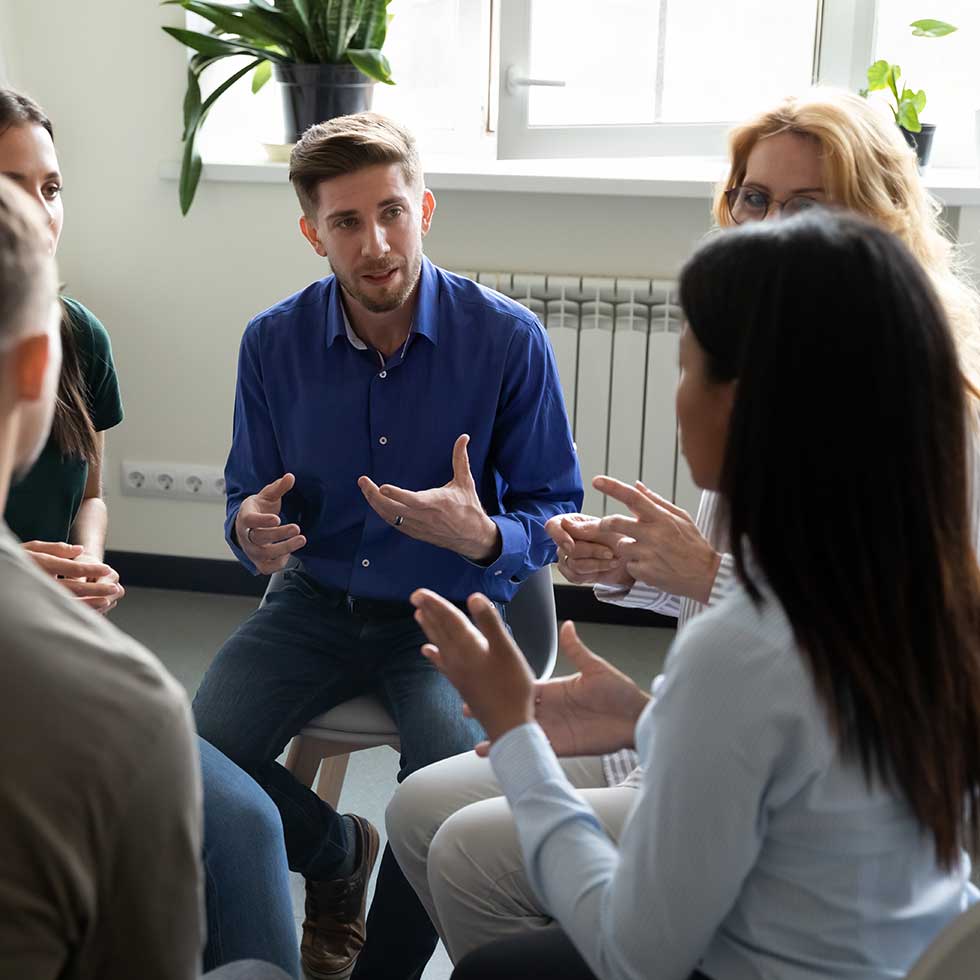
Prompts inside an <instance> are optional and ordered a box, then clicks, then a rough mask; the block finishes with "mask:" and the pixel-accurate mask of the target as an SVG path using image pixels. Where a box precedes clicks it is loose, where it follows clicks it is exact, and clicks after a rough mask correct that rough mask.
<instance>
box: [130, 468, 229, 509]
mask: <svg viewBox="0 0 980 980" xmlns="http://www.w3.org/2000/svg"><path fill="white" fill-rule="evenodd" d="M121 483H122V492H123V493H124V494H126V495H127V496H130V497H169V498H170V499H171V500H211V501H215V500H224V499H225V474H224V470H223V469H222V468H221V467H220V466H202V465H199V464H197V463H148V462H141V461H137V460H123V463H122V474H121Z"/></svg>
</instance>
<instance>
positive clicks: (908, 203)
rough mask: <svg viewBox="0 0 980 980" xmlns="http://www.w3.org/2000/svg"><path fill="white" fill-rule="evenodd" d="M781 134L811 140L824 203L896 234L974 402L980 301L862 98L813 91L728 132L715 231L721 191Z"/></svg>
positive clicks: (911, 174) (912, 176)
mask: <svg viewBox="0 0 980 980" xmlns="http://www.w3.org/2000/svg"><path fill="white" fill-rule="evenodd" d="M780 133H796V134H798V135H801V136H807V137H809V138H811V139H814V140H816V142H817V143H818V144H819V147H820V156H821V158H822V160H823V170H824V182H825V189H826V192H827V195H828V197H829V198H830V199H831V200H832V201H833V202H834V203H836V204H839V205H841V206H842V207H845V208H847V209H848V210H850V211H854V212H856V213H858V214H861V215H864V216H865V217H867V218H870V219H872V220H873V221H876V222H877V223H879V224H880V225H881V226H882V227H884V228H887V229H888V230H889V231H891V232H893V233H894V234H896V235H897V236H898V237H899V238H901V239H902V241H903V242H905V244H906V246H907V247H908V248H909V249H910V250H911V252H912V254H913V255H914V256H915V257H916V258H917V259H918V260H919V262H921V263H922V266H923V268H924V269H925V270H926V272H927V273H928V274H929V278H930V279H931V280H932V284H933V287H934V288H935V290H936V293H937V294H938V296H939V298H940V301H941V302H942V304H943V307H944V309H945V311H946V316H947V318H948V319H949V323H950V326H951V328H952V331H953V334H954V336H955V338H956V344H957V348H958V350H959V354H960V364H961V369H962V372H963V377H964V381H965V383H966V385H967V388H968V389H969V390H970V391H971V393H972V394H973V396H974V397H975V398H978V399H980V295H978V292H977V289H976V287H975V286H974V285H973V283H972V282H971V280H970V278H969V275H968V273H967V271H966V269H965V265H964V262H963V259H962V256H961V253H960V252H959V249H958V248H957V246H956V244H955V243H954V242H953V241H951V240H950V238H949V237H948V236H947V234H946V233H945V232H944V231H943V228H942V225H941V224H940V212H941V210H942V208H941V205H940V204H939V202H938V201H937V200H936V199H935V198H934V197H933V196H932V195H931V194H930V193H929V192H928V191H927V190H926V188H925V186H924V185H923V183H922V180H921V179H920V177H919V171H918V167H917V166H916V159H915V153H914V151H913V150H912V149H911V148H910V147H909V146H908V144H907V143H906V142H905V140H904V138H903V137H902V135H901V133H900V132H899V130H898V127H897V126H896V125H895V124H894V123H893V122H892V121H891V119H890V117H887V116H885V115H879V114H878V112H877V111H876V110H875V108H874V107H873V106H872V105H871V104H870V103H869V102H868V101H867V100H866V99H862V98H861V97H860V96H857V95H853V94H851V93H850V92H844V91H839V90H836V89H827V88H816V89H812V90H811V91H809V92H807V93H805V94H804V95H800V96H792V97H790V98H787V99H784V100H783V101H781V102H780V103H778V104H777V105H775V106H773V107H772V108H771V109H768V110H766V111H765V112H762V113H760V114H759V115H757V116H756V117H755V118H753V119H750V120H748V121H747V122H745V123H742V124H741V125H739V126H737V127H736V128H735V129H734V130H732V132H731V134H730V136H729V157H730V160H731V169H730V171H729V174H728V177H727V179H726V180H725V181H724V183H723V184H721V185H720V186H719V188H718V193H717V195H716V197H715V202H714V208H713V211H714V217H715V220H716V221H717V222H718V224H719V225H721V226H722V227H724V226H728V225H732V224H734V221H733V220H732V216H731V214H730V213H729V210H728V204H727V202H726V200H725V192H726V191H728V190H730V189H731V188H733V187H739V186H740V185H741V184H742V181H743V180H744V179H745V171H746V167H747V164H748V158H749V154H750V153H751V152H752V149H753V148H754V147H755V145H756V144H757V143H758V142H759V141H760V140H763V139H767V138H768V137H770V136H776V135H778V134H780Z"/></svg>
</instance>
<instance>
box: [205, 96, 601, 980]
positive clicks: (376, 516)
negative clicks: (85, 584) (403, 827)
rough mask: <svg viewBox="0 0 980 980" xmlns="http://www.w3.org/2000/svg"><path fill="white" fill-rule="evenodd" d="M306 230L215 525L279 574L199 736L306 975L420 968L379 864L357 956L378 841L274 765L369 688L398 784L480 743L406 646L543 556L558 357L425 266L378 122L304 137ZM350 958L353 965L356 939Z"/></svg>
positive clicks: (239, 551)
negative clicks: (419, 620)
mask: <svg viewBox="0 0 980 980" xmlns="http://www.w3.org/2000/svg"><path fill="white" fill-rule="evenodd" d="M290 180H291V181H292V183H293V186H294V188H295V190H296V192H297V196H298V197H299V200H300V203H301V205H302V209H303V216H302V217H301V219H300V227H301V230H302V232H303V234H304V236H305V237H306V238H307V240H308V241H309V242H310V244H311V245H312V247H313V248H314V250H315V251H316V252H317V253H318V254H319V255H322V256H324V257H325V258H328V259H329V260H330V265H331V268H332V270H333V275H332V276H328V277H327V278H326V279H323V280H321V281H319V282H315V283H313V284H312V285H311V286H308V287H307V288H306V289H304V290H302V291H301V292H299V293H297V294H296V295H294V296H291V297H290V298H288V299H286V300H284V301H283V302H281V303H279V304H277V305H276V306H274V307H272V308H271V309H269V310H267V311H266V312H264V313H262V314H260V315H259V316H257V317H256V318H255V319H253V320H252V322H251V323H250V324H249V325H248V327H247V329H246V331H245V335H244V337H243V339H242V345H241V352H240V358H239V366H238V387H237V393H236V399H235V423H234V434H233V438H232V448H231V452H230V454H229V457H228V465H227V468H226V471H225V475H226V482H227V487H228V514H227V521H226V535H227V538H228V542H229V544H230V545H231V547H232V550H233V551H234V552H235V554H236V555H237V556H238V558H239V559H240V560H241V561H242V563H243V564H244V565H245V566H246V567H247V568H249V569H250V570H252V571H253V572H256V573H263V574H268V573H271V572H274V571H278V570H280V569H283V568H285V567H286V565H287V563H289V564H290V565H292V564H293V560H292V559H291V556H292V555H294V554H295V555H296V557H297V558H298V559H300V561H301V565H300V566H298V567H290V568H289V569H288V570H286V572H285V587H284V588H283V589H282V590H281V591H278V592H275V593H273V594H271V595H270V596H269V598H268V601H267V602H266V603H265V604H264V605H263V606H262V607H261V608H260V609H258V610H257V611H256V612H255V613H254V614H253V615H252V616H251V617H250V618H249V619H248V620H246V622H245V623H243V624H242V625H241V626H240V627H239V629H238V630H237V631H236V632H235V634H234V635H233V636H232V637H231V638H230V639H229V640H228V641H227V642H226V643H225V645H224V646H223V647H222V649H221V650H220V651H219V653H218V655H217V657H216V659H215V661H214V663H213V664H212V666H211V668H210V670H209V671H208V674H207V676H206V677H205V679H204V681H203V682H202V684H201V688H200V690H199V691H198V693H197V696H196V698H195V700H194V713H195V717H196V719H197V723H198V729H199V731H200V733H201V735H202V736H203V737H204V738H205V739H207V740H208V741H209V742H211V743H213V744H214V745H215V746H216V747H218V748H219V749H221V751H223V752H224V753H225V754H226V755H228V756H229V757H231V758H232V759H233V760H235V761H236V762H237V763H238V764H239V765H240V766H242V767H243V768H244V769H245V770H246V771H247V772H249V773H250V774H251V775H252V776H253V777H254V778H255V779H256V780H257V781H258V782H259V783H260V784H261V785H262V786H263V787H264V788H265V789H266V791H267V792H268V793H269V795H270V796H271V797H272V799H273V800H274V801H275V803H276V804H277V806H278V807H279V810H280V813H281V815H282V819H283V828H284V831H285V839H286V850H287V854H288V857H289V863H290V867H291V868H292V869H293V870H295V871H299V872H301V873H302V874H303V875H305V877H306V880H307V906H306V908H307V917H306V923H305V924H304V930H303V964H304V967H305V969H306V971H307V973H308V974H309V975H310V976H311V977H314V978H330V980H335V978H341V977H347V976H348V975H349V973H350V971H351V969H352V968H353V965H354V962H355V960H356V959H357V958H358V954H359V953H360V959H359V960H358V962H357V969H356V974H355V975H356V976H357V977H359V978H370V977H375V978H384V980H393V978H397V977H405V978H410V977H416V978H417V977H419V976H420V975H421V973H422V970H423V969H424V966H425V962H426V961H427V960H428V958H429V956H430V954H431V952H432V949H433V948H434V946H435V942H436V936H435V931H434V930H433V928H432V925H431V923H430V922H429V921H428V917H427V916H426V914H425V911H424V909H423V908H422V906H421V904H420V903H419V901H418V899H417V898H416V896H415V893H414V891H413V890H412V889H411V887H410V885H409V884H408V883H407V881H406V880H405V878H404V876H403V875H402V873H401V870H400V869H399V868H398V865H397V863H396V862H395V860H394V857H393V856H392V854H391V852H390V851H389V850H386V851H385V855H384V858H383V860H382V864H381V871H380V874H379V878H378V887H377V891H376V894H375V900H374V903H373V906H372V910H371V916H370V918H369V921H368V929H369V931H370V934H371V937H372V940H371V942H370V943H369V944H367V945H366V946H364V902H365V889H366V885H367V880H368V878H369V876H370V873H371V868H372V866H373V863H374V861H375V858H376V856H377V850H378V835H377V831H376V830H375V829H374V828H373V827H372V826H371V825H370V823H368V821H366V820H364V819H363V818H362V817H358V816H350V815H340V814H338V813H336V812H335V811H334V810H333V809H331V808H330V807H329V806H328V805H327V804H325V803H324V802H323V801H321V800H320V799H319V798H318V797H317V796H316V795H315V794H314V793H312V792H311V791H310V790H309V789H307V788H306V787H305V786H303V785H302V784H300V783H299V782H298V781H297V780H296V779H294V778H293V776H292V775H291V774H290V773H288V772H287V771H286V770H285V769H284V768H282V767H281V766H280V765H278V764H277V763H276V761H275V759H276V757H277V756H278V755H279V753H280V752H282V750H283V748H284V747H285V745H286V742H287V741H288V740H289V738H290V737H292V736H293V735H295V734H296V733H297V732H298V731H299V730H300V729H301V728H302V727H303V725H304V724H306V722H308V721H309V720H310V719H311V718H313V717H314V716H316V715H318V714H320V713H321V712H323V711H326V710H328V709H330V708H332V707H334V706H335V705H337V704H340V703H342V702H343V701H346V700H348V699H350V698H351V697H354V696H355V695H357V694H361V693H364V692H373V693H376V694H377V695H379V696H380V697H381V699H382V700H383V701H384V703H385V704H386V706H387V707H388V708H389V710H390V711H391V713H392V716H393V717H394V719H395V721H396V723H397V725H398V730H399V736H400V741H401V752H402V757H401V771H400V773H399V779H403V778H404V777H406V776H407V775H409V774H410V773H411V772H414V771H415V770H416V769H420V768H422V767H423V766H425V765H428V764H430V763H432V762H435V761H437V760H439V759H443V758H446V757H447V756H451V755H455V754H457V753H460V752H464V751H467V750H469V749H471V748H472V747H473V745H474V744H475V743H476V741H477V740H478V739H479V738H480V737H481V731H480V729H479V726H478V725H476V724H475V723H474V722H473V721H472V720H471V719H468V718H465V717H464V716H463V714H462V710H461V708H462V706H461V702H460V700H459V697H458V695H457V694H456V692H455V691H454V690H453V688H452V686H451V685H450V684H448V682H446V681H445V679H444V678H442V677H441V675H440V674H439V673H438V672H437V671H435V670H434V669H432V667H431V665H430V664H429V662H428V661H427V660H426V659H425V658H424V657H423V656H422V655H421V653H420V652H419V648H420V646H421V645H422V643H423V642H424V637H423V634H422V632H421V630H420V629H419V627H418V625H417V624H416V622H415V621H414V619H413V610H412V607H411V606H410V604H409V602H408V597H409V595H410V594H411V592H412V591H413V590H414V589H416V588H419V587H423V586H424V587H427V588H430V589H432V590H434V591H437V592H439V593H441V594H443V595H445V596H447V598H449V599H450V600H451V601H455V602H457V603H462V602H463V601H464V600H465V598H466V597H467V596H468V595H469V594H470V593H472V592H475V591H481V592H484V593H485V594H486V595H488V596H489V597H490V598H491V599H493V600H494V601H495V602H497V603H498V604H500V606H501V608H503V606H504V604H506V603H507V601H508V600H509V599H510V598H511V597H512V596H513V594H514V592H515V591H516V589H517V587H518V586H519V584H520V583H521V582H522V581H523V580H524V579H525V578H527V576H528V575H530V574H531V573H532V572H533V571H535V570H536V569H538V568H540V567H541V566H543V565H546V564H548V563H549V562H551V561H552V560H553V558H554V546H553V544H552V542H551V540H550V538H549V537H548V535H547V534H546V533H545V530H544V524H545V522H546V521H547V520H548V519H549V518H550V517H552V516H554V515H556V514H559V513H564V512H570V511H575V510H577V509H578V508H579V506H580V505H581V501H582V482H581V476H580V474H579V468H578V463H577V460H576V457H575V452H574V447H573V444H572V438H571V432H570V430H569V425H568V420H567V417H566V415H565V410H564V405H563V401H562V394H561V389H560V387H559V383H558V376H557V372H556V369H555V362H554V357H553V355H552V353H551V349H550V347H549V344H548V340H547V337H546V335H545V333H544V330H543V329H542V328H541V326H540V324H539V323H538V322H537V320H536V319H535V318H534V316H533V315H532V314H531V313H529V312H528V311H527V310H526V309H524V308H523V307H522V306H520V305H519V304H517V303H514V302H513V301H511V300H509V299H507V298H505V297H503V296H500V295H499V294H497V293H493V292H491V291H489V290H486V289H484V288H482V287H480V286H478V285H476V284H475V283H473V282H470V281H469V280H467V279H463V278H460V277H458V276H454V275H451V274H450V273H447V272H444V271H443V270H441V269H438V268H436V267H435V266H434V265H432V264H431V263H430V262H429V261H428V260H427V259H426V258H425V257H424V256H423V255H422V237H423V236H424V235H425V234H426V233H427V232H428V230H429V227H430V225H431V222H432V217H433V213H434V211H435V199H434V198H433V196H432V194H431V193H430V192H429V191H428V190H426V189H425V187H424V184H423V180H422V173H421V168H420V166H419V161H418V156H417V152H416V150H415V145H414V141H413V139H412V137H411V136H410V135H409V134H408V133H407V132H406V131H404V130H403V129H401V128H400V127H398V126H396V125H395V124H393V123H392V122H391V121H389V120H387V119H384V118H383V117H381V116H377V115H374V114H371V113H364V114H360V115H357V116H348V117H344V118H342V119H335V120H332V121H330V122H327V123H323V124H320V125H318V126H315V127H313V128H312V129H310V130H309V131H307V133H306V134H304V136H303V138H302V139H301V140H300V142H299V143H298V144H297V146H296V148H295V149H294V151H293V154H292V157H291V160H290ZM362 946H364V949H363V953H361V947H362Z"/></svg>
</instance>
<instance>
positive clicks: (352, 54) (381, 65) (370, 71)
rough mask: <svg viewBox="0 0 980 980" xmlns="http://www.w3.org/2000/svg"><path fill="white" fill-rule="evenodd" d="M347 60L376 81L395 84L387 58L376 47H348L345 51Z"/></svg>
mask: <svg viewBox="0 0 980 980" xmlns="http://www.w3.org/2000/svg"><path fill="white" fill-rule="evenodd" d="M347 60H348V61H349V62H350V63H351V64H352V65H354V67H355V68H360V69H361V71H362V72H364V74H365V75H367V76H368V77H369V78H373V79H374V80H375V81H376V82H384V83H385V85H394V84H395V83H394V81H393V79H392V77H391V65H390V64H389V63H388V59H387V58H386V57H385V56H384V55H383V54H382V53H381V52H380V51H378V50H377V49H374V48H362V49H361V50H360V51H357V50H355V49H350V50H348V52H347Z"/></svg>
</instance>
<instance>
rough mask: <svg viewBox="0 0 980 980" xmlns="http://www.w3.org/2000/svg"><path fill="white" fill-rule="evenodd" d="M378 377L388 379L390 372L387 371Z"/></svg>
mask: <svg viewBox="0 0 980 980" xmlns="http://www.w3.org/2000/svg"><path fill="white" fill-rule="evenodd" d="M378 377H379V378H387V377H388V372H387V371H382V372H381V374H379V375H378Z"/></svg>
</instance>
